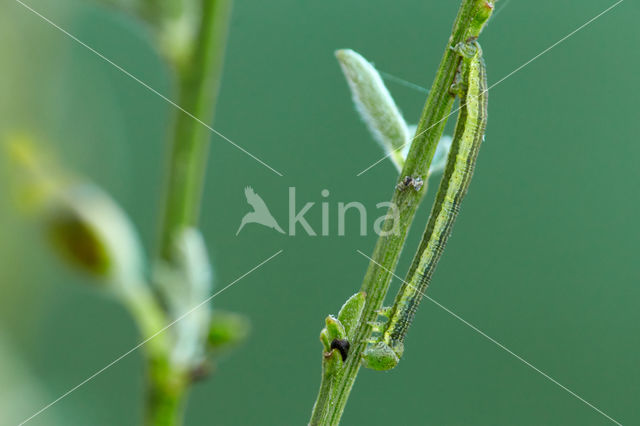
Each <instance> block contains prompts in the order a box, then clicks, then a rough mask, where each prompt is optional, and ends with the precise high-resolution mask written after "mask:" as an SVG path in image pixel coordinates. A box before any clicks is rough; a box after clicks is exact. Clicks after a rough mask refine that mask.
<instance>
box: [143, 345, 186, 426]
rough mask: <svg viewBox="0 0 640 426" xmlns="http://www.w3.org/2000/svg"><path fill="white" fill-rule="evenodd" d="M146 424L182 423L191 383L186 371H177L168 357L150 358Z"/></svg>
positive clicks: (148, 425)
mask: <svg viewBox="0 0 640 426" xmlns="http://www.w3.org/2000/svg"><path fill="white" fill-rule="evenodd" d="M148 368H149V371H148V375H147V377H148V379H147V380H148V382H147V388H148V389H149V392H148V393H147V400H146V410H145V411H146V414H145V420H144V424H145V425H146V426H176V425H180V424H182V418H183V414H184V407H185V400H186V398H187V390H188V385H189V380H188V375H187V374H186V372H181V371H176V370H175V369H174V368H173V367H172V366H171V365H170V363H169V360H168V359H167V358H166V357H160V358H153V357H150V358H149V362H148Z"/></svg>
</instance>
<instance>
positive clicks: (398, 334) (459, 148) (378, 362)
mask: <svg viewBox="0 0 640 426" xmlns="http://www.w3.org/2000/svg"><path fill="white" fill-rule="evenodd" d="M454 49H455V50H456V51H457V52H458V53H460V55H461V56H462V62H461V70H460V76H461V79H460V82H459V83H458V84H456V85H455V87H456V91H457V92H458V94H459V95H460V99H461V101H460V103H461V106H460V112H459V114H458V119H457V122H456V128H455V132H454V135H453V142H452V145H451V151H450V153H449V157H448V160H447V165H446V168H445V172H444V175H443V177H442V181H441V183H440V188H439V189H438V194H437V196H436V200H435V202H434V205H433V209H432V211H431V214H430V216H429V221H428V223H427V228H426V230H425V233H424V235H423V238H422V242H421V243H420V247H419V248H418V251H417V253H416V256H415V258H414V259H413V263H412V265H411V268H410V270H409V273H408V274H407V278H408V279H407V280H406V281H405V282H404V284H403V285H402V287H401V289H400V291H399V292H398V295H397V296H396V299H395V303H394V304H393V307H391V308H389V309H386V310H382V311H380V315H381V316H382V317H387V318H388V319H387V321H386V323H384V324H382V325H380V324H375V325H374V331H377V332H378V333H379V335H378V337H377V338H376V339H375V340H373V341H371V342H369V345H368V346H367V348H366V350H365V352H364V357H363V361H364V365H365V366H367V367H369V368H372V369H374V370H389V369H391V368H393V367H395V366H396V365H397V364H398V362H399V361H400V357H402V353H403V351H404V343H403V342H404V338H405V335H406V333H407V330H408V328H409V325H410V324H411V322H412V321H413V317H414V315H415V312H416V310H417V308H418V305H419V303H420V301H421V300H422V297H423V296H424V293H425V291H426V289H427V286H428V285H429V281H430V280H431V276H432V275H433V272H434V270H435V267H436V265H437V264H438V261H439V260H440V256H441V255H442V251H443V249H444V247H445V245H446V243H447V240H448V238H449V236H450V235H451V230H452V228H453V223H454V221H455V219H456V217H457V216H458V212H459V210H460V203H461V202H462V199H463V198H464V196H465V194H466V193H467V189H468V188H469V183H470V182H471V177H472V175H473V170H474V167H475V163H476V158H477V156H478V150H479V148H480V145H481V143H482V141H483V140H484V131H485V127H486V123H487V100H488V90H487V77H486V69H485V65H484V61H483V59H482V49H481V48H480V45H479V44H478V43H477V42H476V41H472V42H470V43H463V44H460V45H458V46H456V47H455V48H454Z"/></svg>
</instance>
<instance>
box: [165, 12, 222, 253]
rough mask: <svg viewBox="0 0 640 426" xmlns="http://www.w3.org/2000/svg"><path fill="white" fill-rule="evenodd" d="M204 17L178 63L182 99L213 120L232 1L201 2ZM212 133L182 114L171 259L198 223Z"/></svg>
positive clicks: (169, 203)
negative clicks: (176, 240)
mask: <svg viewBox="0 0 640 426" xmlns="http://www.w3.org/2000/svg"><path fill="white" fill-rule="evenodd" d="M201 4H202V19H201V23H200V30H199V33H198V34H197V36H196V40H195V43H194V46H193V50H192V52H191V53H190V55H188V57H187V59H186V60H182V61H180V63H177V64H175V65H176V71H177V72H178V78H179V90H180V94H179V99H180V100H179V102H178V104H179V105H181V106H182V107H183V108H184V109H185V110H187V111H189V112H190V113H192V114H193V115H195V116H196V117H198V118H199V119H201V120H203V121H205V122H207V121H210V120H212V118H213V114H214V111H215V105H216V99H217V96H218V90H219V86H220V79H221V75H222V63H223V58H224V51H225V45H226V35H227V29H228V22H229V16H230V12H231V4H232V0H202V2H201ZM209 137H210V133H209V131H208V130H207V129H206V128H205V127H203V126H202V125H200V123H198V122H197V121H196V120H194V119H193V118H192V117H190V116H189V115H187V114H180V113H179V114H178V116H177V117H176V123H175V130H174V133H173V141H172V147H171V155H170V160H169V161H170V171H169V178H168V187H167V192H166V198H165V206H164V209H165V211H164V221H163V224H162V230H161V237H160V238H161V241H160V255H161V257H163V258H164V259H165V260H170V259H169V257H170V251H171V241H172V238H173V237H174V236H175V233H176V231H179V230H180V229H181V228H184V227H189V226H195V225H196V224H197V221H198V213H199V209H200V200H201V194H202V187H203V180H204V173H205V167H206V161H207V152H208V143H209Z"/></svg>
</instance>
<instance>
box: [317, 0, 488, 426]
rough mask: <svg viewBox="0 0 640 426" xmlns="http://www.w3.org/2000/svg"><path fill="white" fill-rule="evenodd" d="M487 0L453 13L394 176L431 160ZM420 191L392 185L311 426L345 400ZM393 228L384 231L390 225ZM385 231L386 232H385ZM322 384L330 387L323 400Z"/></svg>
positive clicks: (416, 172)
mask: <svg viewBox="0 0 640 426" xmlns="http://www.w3.org/2000/svg"><path fill="white" fill-rule="evenodd" d="M492 6H493V5H492V2H488V1H486V0H463V1H462V4H461V6H460V9H459V11H458V15H457V17H456V20H455V23H454V26H453V31H452V33H451V37H450V38H449V40H448V42H447V45H446V47H445V51H444V55H443V57H442V60H441V62H440V66H439V68H438V71H437V74H436V77H435V80H434V82H433V85H432V87H431V90H430V91H429V96H428V98H427V101H426V104H425V106H424V109H423V112H422V117H421V118H420V122H419V124H418V129H417V131H416V135H417V136H416V137H415V138H414V141H413V143H412V146H411V150H410V151H409V154H408V156H407V160H406V162H405V165H404V169H403V170H402V172H401V174H400V177H401V179H402V178H404V177H405V176H412V177H418V176H421V177H426V176H427V173H428V170H429V166H430V164H431V160H432V158H433V155H434V153H435V149H436V146H437V143H438V141H439V140H440V137H441V136H442V132H443V130H444V127H445V124H446V119H447V116H448V115H449V112H450V111H451V109H452V106H453V102H454V96H453V95H452V94H451V93H450V87H451V85H452V84H453V83H454V80H455V76H456V72H457V69H458V65H459V63H460V57H459V55H457V54H456V53H455V52H454V51H453V50H452V47H454V46H456V45H457V44H458V43H460V42H466V41H468V40H470V39H474V38H477V37H478V35H479V34H480V32H481V30H482V28H483V26H484V24H485V23H486V21H487V19H488V18H489V16H490V14H491V10H492ZM423 193H424V191H415V190H407V188H404V187H403V186H402V185H398V186H397V187H396V190H395V192H394V194H393V197H392V200H391V202H392V203H393V204H394V205H395V206H397V208H398V212H399V215H398V216H394V215H389V219H387V221H386V222H385V224H384V226H383V231H386V233H383V234H382V236H381V237H380V238H379V239H378V242H377V244H376V246H375V249H374V252H373V255H372V259H373V260H372V261H371V262H370V263H369V267H368V269H367V272H366V274H365V278H364V281H363V283H362V286H361V289H360V291H362V292H365V293H366V295H367V298H366V305H365V308H364V313H363V315H362V319H361V320H360V322H359V324H358V325H357V328H356V331H355V338H354V340H353V342H352V347H351V350H350V352H349V356H348V357H347V359H346V361H345V363H344V365H343V367H342V368H341V369H339V370H338V371H336V373H335V376H334V377H333V378H332V380H323V385H322V388H321V389H320V395H319V397H321V398H319V399H318V400H317V401H316V404H315V406H314V412H313V415H312V422H311V424H312V425H337V424H338V423H339V422H340V418H341V416H342V413H343V411H344V408H345V406H346V403H347V399H348V397H349V394H350V392H351V388H352V387H353V384H354V382H355V379H356V376H357V374H358V370H359V368H360V364H361V360H362V354H363V351H364V349H365V347H366V342H367V340H368V339H369V338H370V336H371V333H372V329H371V325H370V324H371V323H372V322H374V321H375V320H376V317H377V313H376V311H377V310H379V309H380V307H381V305H382V302H383V300H384V298H385V296H386V294H387V291H388V289H389V283H390V281H391V277H392V274H391V272H390V271H394V270H395V268H396V265H397V262H398V258H399V257H400V253H401V251H402V247H403V246H404V243H405V239H406V237H407V233H408V231H409V227H410V225H411V222H412V221H413V219H414V216H415V213H416V210H417V208H418V205H419V203H420V201H421V199H422V197H423ZM394 220H395V221H397V222H396V223H395V226H396V229H395V231H397V232H390V230H391V229H392V227H393V226H394V223H393V222H394ZM385 234H387V235H385ZM327 386H331V387H332V389H331V391H330V397H329V398H322V396H323V395H325V396H326V395H327V392H328V390H327V389H326V387H327Z"/></svg>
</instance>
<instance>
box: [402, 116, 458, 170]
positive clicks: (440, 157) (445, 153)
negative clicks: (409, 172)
mask: <svg viewBox="0 0 640 426" xmlns="http://www.w3.org/2000/svg"><path fill="white" fill-rule="evenodd" d="M417 128H418V126H417V125H415V124H414V125H410V126H409V132H410V134H412V135H413V134H414V133H415V132H416V130H417ZM411 138H412V137H410V139H409V140H407V143H406V144H405V146H404V147H403V148H402V160H403V161H404V160H405V159H406V158H407V155H408V154H409V149H410V148H411ZM451 141H453V139H452V138H451V136H448V135H444V136H442V137H441V138H440V141H439V142H438V146H437V148H436V152H435V154H433V159H432V160H431V166H430V167H429V175H432V174H434V173H440V172H442V171H443V170H444V166H445V165H446V164H447V157H449V151H450V150H451Z"/></svg>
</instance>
